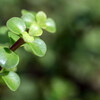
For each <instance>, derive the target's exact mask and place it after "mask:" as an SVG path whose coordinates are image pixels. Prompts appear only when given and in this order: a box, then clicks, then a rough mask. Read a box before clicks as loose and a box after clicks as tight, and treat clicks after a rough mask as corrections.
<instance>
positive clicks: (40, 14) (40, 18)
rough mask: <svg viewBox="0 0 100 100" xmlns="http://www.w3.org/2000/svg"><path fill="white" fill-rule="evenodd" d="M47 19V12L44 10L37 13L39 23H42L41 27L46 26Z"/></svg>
mask: <svg viewBox="0 0 100 100" xmlns="http://www.w3.org/2000/svg"><path fill="white" fill-rule="evenodd" d="M46 19H47V16H46V14H45V13H44V12H43V11H39V12H38V13H37V14H36V20H37V23H38V24H39V25H40V27H42V28H46V24H45V21H46Z"/></svg>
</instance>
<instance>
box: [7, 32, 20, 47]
mask: <svg viewBox="0 0 100 100" xmlns="http://www.w3.org/2000/svg"><path fill="white" fill-rule="evenodd" d="M8 37H9V38H10V44H11V45H13V44H14V43H15V42H16V41H17V40H18V39H19V36H18V35H16V34H14V33H13V32H8Z"/></svg>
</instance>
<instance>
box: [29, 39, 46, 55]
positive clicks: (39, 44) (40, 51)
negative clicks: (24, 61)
mask: <svg viewBox="0 0 100 100" xmlns="http://www.w3.org/2000/svg"><path fill="white" fill-rule="evenodd" d="M29 46H30V47H31V49H32V52H33V53H34V54H35V55H37V56H39V57H42V56H44V55H45V53H46V51H47V48H46V44H45V43H44V41H43V40H41V39H39V38H34V41H33V42H32V43H29Z"/></svg>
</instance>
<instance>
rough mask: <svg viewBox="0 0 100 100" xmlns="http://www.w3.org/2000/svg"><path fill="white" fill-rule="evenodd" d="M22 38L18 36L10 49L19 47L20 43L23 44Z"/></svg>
mask: <svg viewBox="0 0 100 100" xmlns="http://www.w3.org/2000/svg"><path fill="white" fill-rule="evenodd" d="M24 43H25V42H24V40H23V39H22V38H21V37H20V38H19V39H18V40H17V41H16V42H15V43H14V44H13V45H12V46H11V47H10V50H11V51H15V50H16V49H17V48H19V47H20V46H21V45H22V44H24Z"/></svg>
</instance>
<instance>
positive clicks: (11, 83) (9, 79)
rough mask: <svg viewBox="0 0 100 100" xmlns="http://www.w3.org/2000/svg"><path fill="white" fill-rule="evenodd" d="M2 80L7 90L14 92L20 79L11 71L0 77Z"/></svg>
mask: <svg viewBox="0 0 100 100" xmlns="http://www.w3.org/2000/svg"><path fill="white" fill-rule="evenodd" d="M2 79H3V80H4V82H5V83H6V85H7V86H8V88H9V89H10V90H12V91H16V90H17V89H18V87H19V85H20V78H19V76H18V75H17V74H16V73H15V72H13V71H10V72H8V74H7V75H4V76H2Z"/></svg>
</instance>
